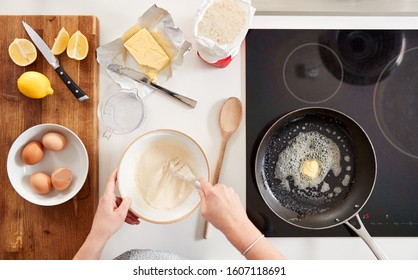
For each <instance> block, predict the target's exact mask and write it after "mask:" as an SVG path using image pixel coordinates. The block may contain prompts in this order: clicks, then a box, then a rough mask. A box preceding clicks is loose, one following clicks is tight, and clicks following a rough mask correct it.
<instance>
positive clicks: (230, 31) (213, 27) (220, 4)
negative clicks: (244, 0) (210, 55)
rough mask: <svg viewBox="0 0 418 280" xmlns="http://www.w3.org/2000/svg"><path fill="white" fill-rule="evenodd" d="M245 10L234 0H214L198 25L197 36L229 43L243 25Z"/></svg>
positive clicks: (224, 43) (223, 43) (245, 15)
mask: <svg viewBox="0 0 418 280" xmlns="http://www.w3.org/2000/svg"><path fill="white" fill-rule="evenodd" d="M246 18H247V11H246V10H245V9H243V8H242V7H240V6H239V5H238V4H237V3H236V1H235V0H215V1H214V2H213V4H212V5H210V6H209V7H208V8H207V10H206V12H205V14H204V15H203V17H202V20H201V21H200V22H199V26H198V33H197V35H198V36H201V37H206V38H209V39H212V40H213V41H215V42H216V43H218V44H219V45H226V44H231V43H233V42H234V40H235V38H236V37H237V36H238V35H239V34H240V32H241V30H242V29H243V27H244V26H245V21H246Z"/></svg>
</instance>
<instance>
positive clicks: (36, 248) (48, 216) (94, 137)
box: [0, 16, 99, 259]
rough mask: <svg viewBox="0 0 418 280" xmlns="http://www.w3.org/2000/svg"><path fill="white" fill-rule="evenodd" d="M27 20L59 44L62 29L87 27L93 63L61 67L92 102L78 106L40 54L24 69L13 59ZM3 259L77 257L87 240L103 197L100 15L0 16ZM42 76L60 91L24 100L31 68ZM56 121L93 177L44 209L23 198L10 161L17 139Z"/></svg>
mask: <svg viewBox="0 0 418 280" xmlns="http://www.w3.org/2000/svg"><path fill="white" fill-rule="evenodd" d="M22 20H23V21H26V22H27V23H28V24H29V25H31V26H32V27H33V28H34V29H35V31H36V32H37V33H38V34H39V35H40V36H41V37H42V38H43V39H44V40H45V42H46V43H47V45H48V46H50V47H51V46H52V44H53V42H54V39H55V37H56V35H57V34H58V32H59V30H60V29H61V27H65V28H66V29H67V31H68V32H69V34H70V35H71V34H73V33H74V32H75V31H77V30H80V31H81V32H82V33H83V34H84V35H86V37H87V39H88V42H89V53H88V55H87V58H86V59H84V60H82V61H76V60H73V59H70V58H68V57H67V55H66V53H63V54H61V55H59V56H58V59H59V60H60V64H61V66H62V68H64V70H65V71H66V72H67V73H68V75H69V76H70V77H71V78H72V79H73V80H74V82H76V83H77V84H78V85H79V86H80V87H81V88H82V89H83V90H84V91H85V92H86V93H87V95H88V96H89V97H90V99H89V100H88V101H85V102H80V101H78V100H77V99H76V98H75V97H74V96H73V95H72V93H71V92H70V91H69V90H68V89H67V87H66V86H65V85H64V83H63V82H62V81H61V80H60V78H59V77H58V76H57V74H56V73H55V71H54V70H53V68H52V67H51V66H50V65H49V64H48V63H47V61H46V60H45V59H44V58H43V56H42V54H41V53H40V52H39V51H38V57H37V59H36V61H35V62H34V63H33V64H31V65H29V66H27V67H20V66H17V65H15V64H14V63H13V61H12V60H11V59H10V57H9V55H8V46H9V44H10V43H11V42H12V41H13V40H14V39H15V38H26V39H29V40H30V38H29V37H28V35H27V34H26V32H25V30H24V28H23V26H22V23H21V22H22ZM0 26H1V30H2V31H0V33H1V34H0V98H1V99H0V127H1V133H0V139H1V140H0V156H1V158H2V160H1V161H0V182H1V185H0V259H71V258H72V257H73V256H74V254H75V253H76V252H77V250H78V249H79V247H80V246H81V244H82V243H83V241H84V239H85V238H86V236H87V234H88V232H89V230H90V227H91V223H92V220H93V216H94V213H95V210H96V206H97V200H98V199H97V198H98V185H97V184H98V121H97V102H98V74H99V73H98V68H99V67H98V63H97V62H96V56H95V50H96V48H97V47H98V44H99V22H98V19H97V18H96V17H95V16H0ZM31 70H34V71H38V72H41V73H43V74H45V75H46V76H47V77H48V78H49V80H50V81H51V84H52V88H53V89H54V94H53V95H49V96H47V97H45V98H43V99H41V100H35V99H30V98H27V97H25V96H24V95H22V94H21V93H20V92H19V91H18V89H17V85H16V81H17V79H18V78H19V76H20V75H21V74H22V73H23V72H25V71H31ZM41 123H56V124H60V125H63V126H65V127H67V128H69V129H71V130H72V131H73V132H75V133H76V134H77V135H78V136H79V137H80V139H81V140H82V141H83V143H84V145H85V147H86V149H87V152H88V156H89V172H88V176H87V180H86V182H85V184H84V186H83V188H82V189H81V190H80V192H79V193H78V194H77V195H76V196H75V197H74V198H73V199H71V200H69V201H67V202H65V203H63V204H61V205H57V206H39V205H35V204H32V203H31V202H28V201H26V200H25V199H23V198H22V197H20V196H19V194H17V192H16V191H15V190H14V188H13V187H12V185H11V184H10V181H9V179H8V176H7V168H6V159H7V155H8V152H9V149H10V147H11V145H12V144H13V141H14V140H15V139H16V138H17V137H18V136H19V135H20V134H21V133H22V132H23V131H25V130H26V129H28V128H30V127H32V126H34V125H37V124H41Z"/></svg>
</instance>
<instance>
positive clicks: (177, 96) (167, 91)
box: [150, 83, 197, 108]
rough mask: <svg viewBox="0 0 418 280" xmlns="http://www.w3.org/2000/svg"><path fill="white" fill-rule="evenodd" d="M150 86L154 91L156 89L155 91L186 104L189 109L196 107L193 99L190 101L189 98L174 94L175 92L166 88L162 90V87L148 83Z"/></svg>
mask: <svg viewBox="0 0 418 280" xmlns="http://www.w3.org/2000/svg"><path fill="white" fill-rule="evenodd" d="M150 85H151V86H152V87H153V88H155V89H157V90H159V91H161V92H164V93H167V94H169V95H170V96H172V97H174V98H175V99H177V100H179V101H180V102H183V103H184V104H186V105H187V106H189V107H191V108H194V107H196V103H197V102H196V100H193V99H191V98H189V97H186V96H184V95H181V94H178V93H175V92H173V91H171V90H169V89H166V88H164V87H162V86H159V85H157V84H154V83H150Z"/></svg>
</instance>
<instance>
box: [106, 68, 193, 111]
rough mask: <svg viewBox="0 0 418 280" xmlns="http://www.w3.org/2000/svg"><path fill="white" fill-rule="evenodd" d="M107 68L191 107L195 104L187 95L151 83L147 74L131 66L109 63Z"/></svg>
mask: <svg viewBox="0 0 418 280" xmlns="http://www.w3.org/2000/svg"><path fill="white" fill-rule="evenodd" d="M107 68H108V69H109V70H111V71H113V72H116V73H118V74H120V75H123V76H126V77H129V78H131V79H133V80H135V81H137V82H139V83H141V84H144V85H147V86H149V87H151V88H153V89H155V90H158V91H160V92H162V93H165V94H168V95H169V96H171V97H173V98H175V99H177V100H178V101H180V102H182V103H184V104H186V105H187V106H189V107H191V108H194V107H196V104H197V101H196V100H193V99H191V98H189V97H186V96H184V95H181V94H178V93H175V92H173V91H171V90H169V89H166V88H164V87H162V86H160V85H158V84H156V83H153V82H152V81H151V80H150V78H149V77H148V76H147V75H145V74H142V73H141V72H138V71H135V70H133V69H131V68H125V67H122V66H121V65H118V64H110V65H109V66H108V67H107Z"/></svg>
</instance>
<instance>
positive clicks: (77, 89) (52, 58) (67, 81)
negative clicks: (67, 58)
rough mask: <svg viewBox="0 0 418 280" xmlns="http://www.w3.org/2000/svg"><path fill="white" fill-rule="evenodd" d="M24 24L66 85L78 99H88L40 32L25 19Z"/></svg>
mask: <svg viewBox="0 0 418 280" xmlns="http://www.w3.org/2000/svg"><path fill="white" fill-rule="evenodd" d="M22 24H23V27H24V28H25V30H26V32H27V33H28V35H29V37H30V38H31V39H32V41H33V43H34V44H35V46H36V47H37V48H38V50H39V51H40V52H41V53H42V55H43V56H44V57H45V59H46V61H48V63H49V64H50V65H51V66H52V67H53V68H54V70H55V72H56V73H57V74H58V76H59V77H60V78H61V80H62V81H63V82H64V83H65V85H66V86H67V87H68V88H69V89H70V91H71V92H72V94H73V95H74V96H75V97H76V98H77V99H78V101H86V100H88V99H89V97H88V96H87V95H86V94H85V93H84V91H83V90H82V89H81V88H80V87H79V86H78V85H77V84H76V83H75V82H74V81H73V80H72V79H71V78H70V76H68V74H67V73H66V72H65V71H64V69H63V68H62V67H61V66H60V63H59V60H58V58H56V57H55V55H53V54H52V52H51V49H50V48H49V47H48V45H47V44H46V43H45V41H44V40H43V39H42V38H41V37H40V36H39V35H38V33H36V31H35V30H34V29H33V28H32V27H31V26H30V25H29V24H27V23H26V22H24V21H22Z"/></svg>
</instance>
